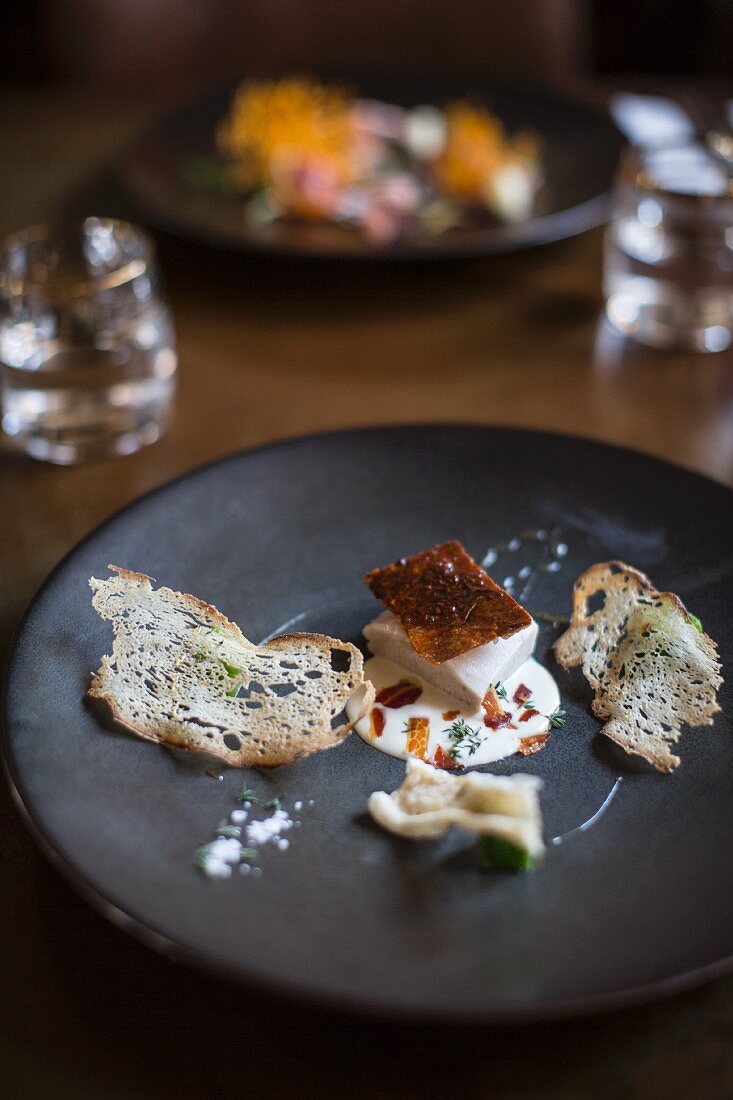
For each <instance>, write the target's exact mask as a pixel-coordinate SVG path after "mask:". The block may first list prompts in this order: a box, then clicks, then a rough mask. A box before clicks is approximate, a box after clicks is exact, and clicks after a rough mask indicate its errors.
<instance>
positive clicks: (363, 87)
mask: <svg viewBox="0 0 733 1100" xmlns="http://www.w3.org/2000/svg"><path fill="white" fill-rule="evenodd" d="M321 75H322V76H323V79H327V80H336V81H338V82H340V83H344V84H348V85H350V86H352V87H354V88H356V89H357V90H358V91H359V93H360V94H361V95H364V96H368V97H372V98H375V99H380V100H383V101H385V102H387V103H396V104H399V105H402V106H407V107H409V106H417V105H419V104H424V103H431V104H436V105H442V104H443V103H445V102H446V101H448V100H451V99H456V98H462V97H465V96H467V95H469V96H470V97H471V98H472V99H474V100H476V101H478V102H480V103H482V104H483V105H485V106H486V107H487V108H488V109H489V110H491V111H492V112H493V113H495V114H496V115H497V116H498V118H499V119H500V120H501V121H502V123H503V124H504V126H505V127H506V128H507V130H508V131H509V132H514V131H516V130H520V129H522V130H523V129H528V130H532V131H534V132H535V133H536V134H537V136H538V137H539V138H540V141H541V143H542V159H543V168H544V173H545V185H544V187H543V188H542V191H541V192H540V194H539V195H538V197H537V200H536V203H535V211H534V213H533V215H532V217H530V218H529V219H528V220H526V221H523V222H521V223H517V224H512V225H509V224H505V225H504V224H492V225H490V226H487V227H485V228H484V227H482V228H465V229H452V230H450V231H448V232H446V233H444V234H442V235H441V236H439V237H433V238H430V239H428V240H424V241H422V240H421V241H417V240H414V239H406V240H403V241H399V242H398V243H395V244H389V245H375V244H371V243H369V242H367V241H365V240H363V239H362V238H361V237H360V236H359V234H358V232H357V231H356V230H351V229H347V228H344V227H341V226H338V225H334V224H326V223H320V224H300V225H298V224H292V223H290V224H286V223H283V222H280V223H273V224H270V225H269V226H263V227H258V228H255V227H253V226H250V225H248V224H247V223H246V221H245V219H244V216H243V202H242V199H241V198H233V197H227V196H225V195H222V194H218V193H215V192H212V191H205V190H197V189H195V188H194V187H192V186H191V184H190V183H189V182H186V165H187V164H189V163H190V162H191V160H192V158H196V157H213V156H214V155H215V131H216V127H217V124H218V123H219V122H220V121H221V120H222V119H223V118H224V116H225V115H226V114H227V111H228V109H229V102H230V98H231V89H229V90H220V91H218V92H216V93H212V94H210V95H208V96H207V97H205V98H202V99H199V100H197V101H196V102H194V103H190V104H188V105H187V106H184V107H181V108H179V109H178V110H176V111H174V112H173V113H172V114H170V115H169V116H168V117H167V118H165V119H164V120H163V121H162V122H160V123H159V124H158V125H157V126H156V127H155V128H154V129H153V130H152V131H150V132H149V133H148V134H147V135H146V136H145V137H144V138H142V139H141V141H140V142H139V143H138V144H137V145H136V146H135V147H134V148H133V149H132V150H131V151H130V152H129V154H128V155H127V156H126V158H125V159H124V161H123V163H122V165H121V168H120V175H121V179H122V182H123V184H124V185H125V187H126V189H127V190H128V191H129V192H131V193H132V195H133V196H134V197H135V198H136V199H137V201H138V202H139V203H140V205H141V207H142V209H143V210H144V211H145V212H146V213H147V216H148V217H149V218H150V220H151V221H153V222H155V223H157V224H158V225H160V226H161V227H162V228H164V229H167V230H169V231H171V232H173V233H176V234H180V235H183V236H186V237H190V238H194V239H196V240H199V241H203V242H206V243H208V244H211V245H214V246H218V247H227V248H235V249H243V250H246V251H259V252H271V253H275V254H280V255H290V256H296V255H300V256H315V257H319V256H328V257H343V258H346V259H357V260H359V259H374V258H376V259H384V258H397V259H408V260H415V259H437V258H441V257H446V258H447V257H461V256H486V255H493V254H496V253H500V252H513V251H516V250H519V249H522V248H528V247H531V246H534V245H540V244H546V243H548V242H551V241H557V240H562V239H564V238H565V237H572V236H574V235H575V234H577V233H582V232H583V231H584V230H586V229H591V228H593V227H594V226H597V225H601V224H602V223H603V222H604V221H605V220H606V216H607V213H608V191H609V188H610V185H611V180H612V177H613V173H614V168H615V166H616V161H617V159H618V155H619V151H620V149H621V146H622V144H623V139H622V137H621V135H620V133H619V131H618V130H617V129H616V127H615V125H614V124H613V122H612V120H611V118H610V117H609V116H608V115H607V114H606V113H605V112H604V111H601V110H599V109H598V108H596V107H593V106H591V105H589V104H587V103H583V102H581V101H579V100H574V99H571V98H568V97H566V96H564V95H562V94H561V93H559V92H556V91H554V90H551V89H547V88H539V87H535V88H530V87H520V86H514V85H509V84H506V83H502V82H496V81H492V80H491V79H490V78H488V77H486V76H480V77H479V76H476V74H471V73H466V72H464V73H462V74H452V75H447V74H438V73H435V74H431V75H430V76H428V75H426V74H423V75H422V76H420V77H417V76H415V77H410V76H407V75H403V74H399V75H398V74H396V73H392V74H391V75H384V74H383V75H377V74H376V73H374V74H372V75H365V74H361V75H360V74H358V73H327V74H321Z"/></svg>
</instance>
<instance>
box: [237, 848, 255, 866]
mask: <svg viewBox="0 0 733 1100" xmlns="http://www.w3.org/2000/svg"><path fill="white" fill-rule="evenodd" d="M239 858H240V859H241V861H242V863H251V862H252V861H253V860H255V859H258V858H259V852H258V851H257V849H256V848H242V851H241V852H240V853H239Z"/></svg>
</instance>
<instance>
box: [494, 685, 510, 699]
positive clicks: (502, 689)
mask: <svg viewBox="0 0 733 1100" xmlns="http://www.w3.org/2000/svg"><path fill="white" fill-rule="evenodd" d="M492 687H493V689H494V691H495V692H496V694H497V695H498V696H499V698H500V699H506V698H507V693H506V688H505V687H504V685H503V684H502V682H501V680H497V681H496V683H495V684H492Z"/></svg>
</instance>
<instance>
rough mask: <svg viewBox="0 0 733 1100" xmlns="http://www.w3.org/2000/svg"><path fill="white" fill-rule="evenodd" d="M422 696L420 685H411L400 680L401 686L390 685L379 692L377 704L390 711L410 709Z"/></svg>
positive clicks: (406, 681)
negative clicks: (402, 708)
mask: <svg viewBox="0 0 733 1100" xmlns="http://www.w3.org/2000/svg"><path fill="white" fill-rule="evenodd" d="M421 695H422V688H421V687H420V685H419V684H411V683H410V681H409V680H400V682H399V684H390V686H389V687H386V688H382V690H381V691H378V692H377V702H378V703H381V704H382V706H383V707H389V708H390V710H399V708H400V707H409V705H410V703H414V702H415V701H416V700H417V699H419V698H420V696H421Z"/></svg>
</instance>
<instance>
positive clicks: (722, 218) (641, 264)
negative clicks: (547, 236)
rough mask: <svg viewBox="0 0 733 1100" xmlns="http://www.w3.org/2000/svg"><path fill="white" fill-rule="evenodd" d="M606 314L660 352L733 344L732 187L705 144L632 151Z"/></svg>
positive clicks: (623, 173) (611, 236) (612, 244)
mask: <svg viewBox="0 0 733 1100" xmlns="http://www.w3.org/2000/svg"><path fill="white" fill-rule="evenodd" d="M604 294H605V297H606V315H607V317H608V319H609V321H610V322H611V324H612V325H613V326H614V328H616V329H618V330H619V331H620V332H622V333H623V334H624V335H626V336H630V337H633V338H634V339H635V340H638V341H640V342H641V343H643V344H651V345H653V346H656V347H672V346H683V347H688V348H692V349H694V350H696V351H705V352H709V351H723V350H725V349H726V348H727V347H729V346H730V344H731V342H733V181H732V178H731V170H730V168H728V167H727V166H726V165H725V164H724V163H723V162H722V161H719V160H718V159H716V158H715V157H714V156H713V155H712V154H711V153H710V152H709V151H708V150H707V149H705V148H704V147H703V146H702V145H697V144H694V143H686V144H680V145H675V146H668V147H658V148H650V149H636V148H630V149H629V150H627V152H626V155H625V156H624V157H623V158H622V161H621V165H620V168H619V172H618V176H617V179H616V184H615V187H614V192H613V206H612V220H611V222H610V224H609V226H608V229H607V232H606V244H605V258H604Z"/></svg>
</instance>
